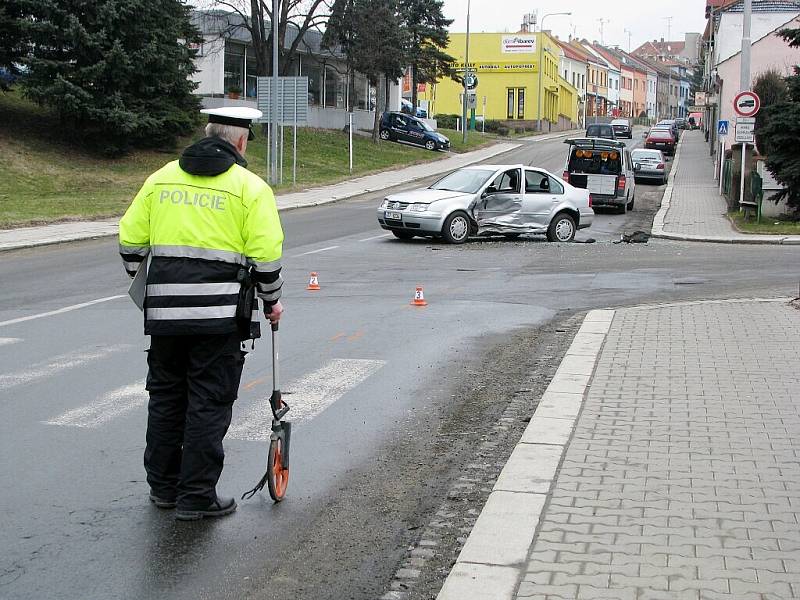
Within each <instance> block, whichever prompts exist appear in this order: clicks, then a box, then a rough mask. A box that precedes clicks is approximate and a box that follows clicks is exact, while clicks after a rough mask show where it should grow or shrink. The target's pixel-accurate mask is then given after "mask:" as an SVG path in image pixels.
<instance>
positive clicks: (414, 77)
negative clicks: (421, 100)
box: [411, 63, 417, 117]
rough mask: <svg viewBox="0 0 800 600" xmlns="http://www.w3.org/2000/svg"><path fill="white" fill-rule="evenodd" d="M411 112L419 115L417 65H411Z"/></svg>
mask: <svg viewBox="0 0 800 600" xmlns="http://www.w3.org/2000/svg"><path fill="white" fill-rule="evenodd" d="M411 114H412V115H414V116H415V117H416V116H417V65H416V63H414V64H412V65H411Z"/></svg>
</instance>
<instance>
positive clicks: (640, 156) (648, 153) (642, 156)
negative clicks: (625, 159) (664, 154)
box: [631, 150, 661, 162]
mask: <svg viewBox="0 0 800 600" xmlns="http://www.w3.org/2000/svg"><path fill="white" fill-rule="evenodd" d="M631 158H632V159H633V161H634V162H636V161H639V160H643V161H650V160H653V161H659V162H660V161H661V152H659V151H658V150H634V151H633V152H631Z"/></svg>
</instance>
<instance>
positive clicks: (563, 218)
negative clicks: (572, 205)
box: [547, 212, 577, 242]
mask: <svg viewBox="0 0 800 600" xmlns="http://www.w3.org/2000/svg"><path fill="white" fill-rule="evenodd" d="M576 231H577V229H576V227H575V219H574V218H573V217H572V215H570V214H569V213H565V212H562V213H558V214H557V215H556V216H555V217H553V220H552V221H550V227H548V228H547V241H549V242H571V241H572V240H574V239H575V232H576Z"/></svg>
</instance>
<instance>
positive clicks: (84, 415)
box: [46, 380, 148, 429]
mask: <svg viewBox="0 0 800 600" xmlns="http://www.w3.org/2000/svg"><path fill="white" fill-rule="evenodd" d="M147 400H148V393H147V391H146V390H145V389H144V381H143V380H142V381H137V382H136V383H131V384H129V385H124V386H122V387H119V388H117V389H115V390H111V391H110V392H108V393H107V394H103V395H102V396H101V397H100V398H98V399H97V400H95V401H94V402H91V403H89V404H86V405H85V406H81V407H79V408H76V409H73V410H69V411H67V412H65V413H64V414H62V415H60V416H58V417H56V418H54V419H51V420H49V421H46V423H47V424H48V425H62V426H67V427H84V428H88V429H94V428H97V427H99V426H101V425H103V424H105V423H107V422H109V421H111V420H112V419H115V418H116V417H118V416H120V415H124V414H125V413H128V412H130V411H132V410H134V409H136V408H139V407H143V406H146V405H147Z"/></svg>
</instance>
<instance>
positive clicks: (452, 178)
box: [430, 169, 495, 194]
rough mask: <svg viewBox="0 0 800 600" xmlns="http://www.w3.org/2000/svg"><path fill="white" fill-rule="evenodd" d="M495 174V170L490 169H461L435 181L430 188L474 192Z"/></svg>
mask: <svg viewBox="0 0 800 600" xmlns="http://www.w3.org/2000/svg"><path fill="white" fill-rule="evenodd" d="M494 174H495V171H494V170H490V169H461V170H459V171H453V172H452V173H450V174H449V175H445V176H444V177H442V178H441V179H440V180H439V181H437V182H436V183H434V184H433V185H432V186H431V187H430V189H432V190H447V191H450V192H464V193H466V194H474V193H476V192H477V191H478V190H479V189H481V187H483V184H485V183H486V182H487V181H489V178H490V177H492V175H494Z"/></svg>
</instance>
